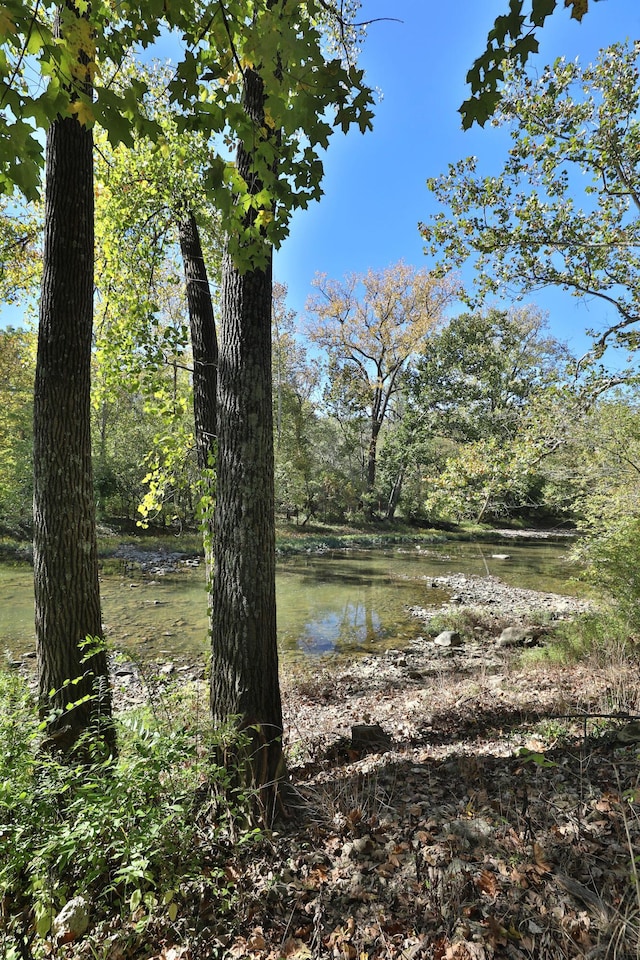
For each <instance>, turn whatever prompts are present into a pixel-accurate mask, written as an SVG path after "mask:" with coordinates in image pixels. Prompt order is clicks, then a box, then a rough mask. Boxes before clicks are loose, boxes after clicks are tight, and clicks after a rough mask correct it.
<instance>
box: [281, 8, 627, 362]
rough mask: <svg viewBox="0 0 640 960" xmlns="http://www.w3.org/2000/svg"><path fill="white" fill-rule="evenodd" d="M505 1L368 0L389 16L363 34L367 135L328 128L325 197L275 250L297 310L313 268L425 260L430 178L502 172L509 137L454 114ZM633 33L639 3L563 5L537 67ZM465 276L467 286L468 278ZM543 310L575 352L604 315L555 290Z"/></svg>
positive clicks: (586, 55) (584, 54)
mask: <svg viewBox="0 0 640 960" xmlns="http://www.w3.org/2000/svg"><path fill="white" fill-rule="evenodd" d="M508 5H509V4H508V0H364V3H363V8H364V10H363V13H364V15H365V16H366V18H367V19H372V18H374V17H396V18H398V19H399V20H401V21H402V22H399V23H398V22H379V23H374V24H372V25H371V26H370V27H369V29H368V37H367V40H366V41H365V43H364V45H363V50H362V58H361V64H362V66H363V67H364V68H365V69H366V71H367V77H368V80H369V83H370V84H371V85H373V86H375V87H378V88H380V90H381V92H382V94H383V99H382V100H381V102H380V103H379V105H378V107H377V111H376V119H375V121H374V129H373V132H372V133H367V134H365V135H364V136H363V135H361V134H360V133H359V132H358V131H355V130H354V131H353V132H351V133H349V134H348V135H347V136H343V135H342V134H339V133H336V134H335V136H334V138H333V140H332V142H331V145H330V148H329V151H328V154H327V156H326V167H325V169H326V176H325V181H324V194H325V195H324V197H323V198H322V199H321V201H320V202H319V203H315V204H313V205H312V206H311V207H310V208H309V209H308V210H303V211H299V212H298V213H297V214H296V216H295V219H294V221H293V224H292V229H291V235H290V237H289V238H288V239H287V240H286V241H285V244H284V245H283V247H282V249H281V250H280V251H278V253H277V254H276V260H275V276H276V279H278V280H280V281H281V282H282V283H285V284H286V285H287V287H288V289H289V297H288V302H289V305H290V306H291V307H292V308H293V309H295V310H296V311H298V312H300V313H302V312H303V311H304V305H305V301H306V299H307V297H308V295H309V294H310V293H311V292H312V288H311V281H312V279H313V277H314V274H315V273H316V271H318V272H321V273H326V274H328V276H329V277H333V278H340V277H342V276H344V275H345V274H347V273H354V272H355V273H361V272H365V271H366V270H367V269H368V268H369V267H371V268H373V269H379V268H382V267H386V266H388V265H390V264H392V263H395V262H396V261H397V260H399V259H404V260H405V262H407V263H411V264H414V265H415V266H418V267H421V266H424V265H425V264H426V265H429V261H428V260H427V259H426V258H425V256H424V253H423V243H422V240H421V237H420V235H419V233H418V229H417V223H418V221H419V220H424V219H427V218H428V216H429V214H430V213H432V212H435V211H436V209H437V204H436V201H435V199H434V197H433V196H432V195H431V194H430V193H429V191H428V190H427V188H426V183H425V181H426V179H427V177H430V176H437V175H438V174H440V173H444V172H445V171H446V169H447V165H448V163H450V162H454V161H456V160H459V159H461V158H463V157H466V156H469V155H471V154H473V155H475V156H477V157H478V158H479V162H480V164H481V165H482V169H483V171H484V172H487V173H488V172H490V171H491V170H493V169H495V171H496V172H498V171H499V170H500V166H501V162H502V159H503V158H504V156H505V155H506V150H507V147H508V136H507V134H506V133H505V132H504V131H501V130H498V129H496V128H492V127H490V126H489V125H487V127H486V129H480V128H478V127H474V129H473V130H471V131H467V132H464V131H463V130H462V129H461V126H460V115H459V113H458V112H457V111H458V107H459V106H460V103H461V102H462V100H464V99H465V98H466V97H467V96H468V91H467V88H466V85H465V76H466V73H467V70H468V69H469V67H470V66H471V64H472V62H473V60H474V59H475V57H476V56H478V55H479V54H480V53H481V52H482V51H483V50H484V46H485V42H486V36H487V32H488V31H489V30H490V29H491V27H492V25H493V21H494V19H495V17H496V16H497V15H498V14H500V13H505V12H506V11H507V10H508ZM627 38H630V39H639V38H640V0H600V2H597V3H594V2H593V0H592V2H591V3H590V5H589V12H588V13H587V14H586V16H585V17H584V20H583V21H582V23H577V22H576V21H574V20H571V19H570V17H569V12H568V11H567V10H565V9H564V8H563V4H562V0H559V2H558V9H557V10H556V12H555V13H554V15H553V16H552V17H551V18H550V19H549V20H547V23H546V25H545V27H544V28H543V30H542V31H540V34H539V39H540V54H539V55H537V56H536V57H533V58H532V60H531V61H530V62H531V67H532V68H537V69H541V68H542V67H543V66H544V65H545V64H547V63H549V62H552V61H553V60H554V59H555V58H556V57H558V56H565V57H567V59H573V58H575V57H576V56H579V57H580V60H581V61H583V62H585V63H586V62H589V61H591V60H593V59H594V58H595V56H596V54H597V52H598V50H599V49H600V48H601V47H604V46H607V45H608V44H610V43H614V42H616V41H621V40H625V39H627ZM464 279H465V281H467V280H468V279H469V277H468V276H465V277H464ZM531 300H532V302H535V303H538V304H539V305H540V306H541V307H543V308H544V309H545V310H548V311H549V322H550V325H551V329H552V331H553V333H554V334H555V336H557V337H558V338H560V339H562V340H566V341H567V342H569V344H570V346H571V347H572V348H573V349H574V351H575V352H576V353H580V354H582V353H583V352H584V351H585V350H586V348H587V346H588V343H589V341H588V339H587V338H586V337H585V336H584V330H585V328H587V327H591V326H594V327H597V326H598V325H600V324H601V323H604V322H606V320H607V318H609V319H611V313H609V314H608V315H607V313H606V312H603V309H602V308H601V307H600V306H599V305H597V304H596V303H593V302H592V303H590V304H585V303H582V305H579V304H578V302H577V301H576V299H575V298H573V297H571V296H570V295H569V294H568V293H562V292H561V291H558V292H555V293H544V294H536V295H535V297H532V298H531Z"/></svg>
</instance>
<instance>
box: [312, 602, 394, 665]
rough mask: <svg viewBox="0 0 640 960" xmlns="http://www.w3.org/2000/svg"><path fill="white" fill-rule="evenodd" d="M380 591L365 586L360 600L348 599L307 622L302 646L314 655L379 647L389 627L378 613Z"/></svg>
mask: <svg viewBox="0 0 640 960" xmlns="http://www.w3.org/2000/svg"><path fill="white" fill-rule="evenodd" d="M376 597H377V591H375V590H374V589H373V588H372V587H365V588H363V589H361V590H359V591H358V598H357V599H356V600H354V599H350V600H349V599H346V600H345V601H344V603H343V604H342V605H341V606H340V608H339V609H334V610H332V611H330V612H327V613H326V614H324V615H322V616H320V617H318V616H315V617H313V618H312V619H310V620H309V621H308V622H307V625H306V628H305V634H304V637H303V638H302V639H301V641H300V646H301V647H302V648H303V649H305V650H307V651H309V652H311V651H313V652H316V653H321V652H327V653H328V652H330V651H334V652H335V653H348V652H351V651H353V650H354V649H359V650H362V649H363V648H364V649H366V648H367V647H369V646H371V645H372V644H375V643H376V642H377V641H379V640H381V639H382V637H383V636H384V635H385V632H386V631H385V628H384V626H383V624H382V620H381V618H380V615H379V614H378V612H377V609H376V607H377V605H378V604H377V602H376Z"/></svg>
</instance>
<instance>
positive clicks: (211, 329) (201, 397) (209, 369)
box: [178, 212, 218, 584]
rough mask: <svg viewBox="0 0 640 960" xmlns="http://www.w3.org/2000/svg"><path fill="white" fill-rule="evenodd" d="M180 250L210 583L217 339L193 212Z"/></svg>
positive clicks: (182, 225) (181, 230)
mask: <svg viewBox="0 0 640 960" xmlns="http://www.w3.org/2000/svg"><path fill="white" fill-rule="evenodd" d="M178 234H179V237H180V251H181V253H182V262H183V265H184V276H185V281H186V285H187V305H188V308H189V324H190V327H191V349H192V353H193V415H194V423H195V434H196V452H197V456H198V470H199V472H200V489H201V500H200V510H201V523H202V530H203V541H204V552H205V562H206V571H207V583H208V584H210V583H211V577H212V575H213V556H212V536H211V534H212V530H211V527H212V511H213V504H214V498H215V476H214V473H213V471H214V468H215V459H216V434H217V429H218V428H217V413H216V405H217V397H216V393H217V387H218V340H217V336H216V322H215V316H214V312H213V301H212V299H211V289H210V287H209V278H208V276H207V267H206V264H205V261H204V255H203V253H202V244H201V242H200V231H199V229H198V224H197V222H196V219H195V217H194V215H193V213H191V212H190V213H188V214H186V215H185V216H184V217H183V218H182V219H181V220H180V222H179V224H178Z"/></svg>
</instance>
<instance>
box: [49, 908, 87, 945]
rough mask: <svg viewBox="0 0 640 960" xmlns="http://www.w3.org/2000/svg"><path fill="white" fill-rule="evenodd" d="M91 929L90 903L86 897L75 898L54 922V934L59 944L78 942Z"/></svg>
mask: <svg viewBox="0 0 640 960" xmlns="http://www.w3.org/2000/svg"><path fill="white" fill-rule="evenodd" d="M88 927H89V903H88V901H87V900H85V898H84V897H73V899H72V900H69V901H68V902H67V903H65V905H64V907H63V908H62V910H61V911H60V913H59V914H58V915H57V917H56V918H55V920H54V921H53V927H52V932H53V935H54V937H55V938H56V939H57V941H58V943H72V942H73V941H74V940H78V939H79V938H80V937H81V936H82V935H83V934H84V933H86V932H87V929H88Z"/></svg>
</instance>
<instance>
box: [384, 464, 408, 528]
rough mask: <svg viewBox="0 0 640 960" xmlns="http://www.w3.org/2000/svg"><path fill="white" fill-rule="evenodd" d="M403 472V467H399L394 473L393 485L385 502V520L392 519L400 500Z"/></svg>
mask: <svg viewBox="0 0 640 960" xmlns="http://www.w3.org/2000/svg"><path fill="white" fill-rule="evenodd" d="M404 472H405V468H404V467H400V469H399V470H398V473H397V475H396V479H395V480H394V482H393V487H392V488H391V493H390V494H389V502H388V504H387V520H393V518H394V516H395V513H396V510H397V508H398V503H399V502H400V494H401V493H402V483H403V481H404Z"/></svg>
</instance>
